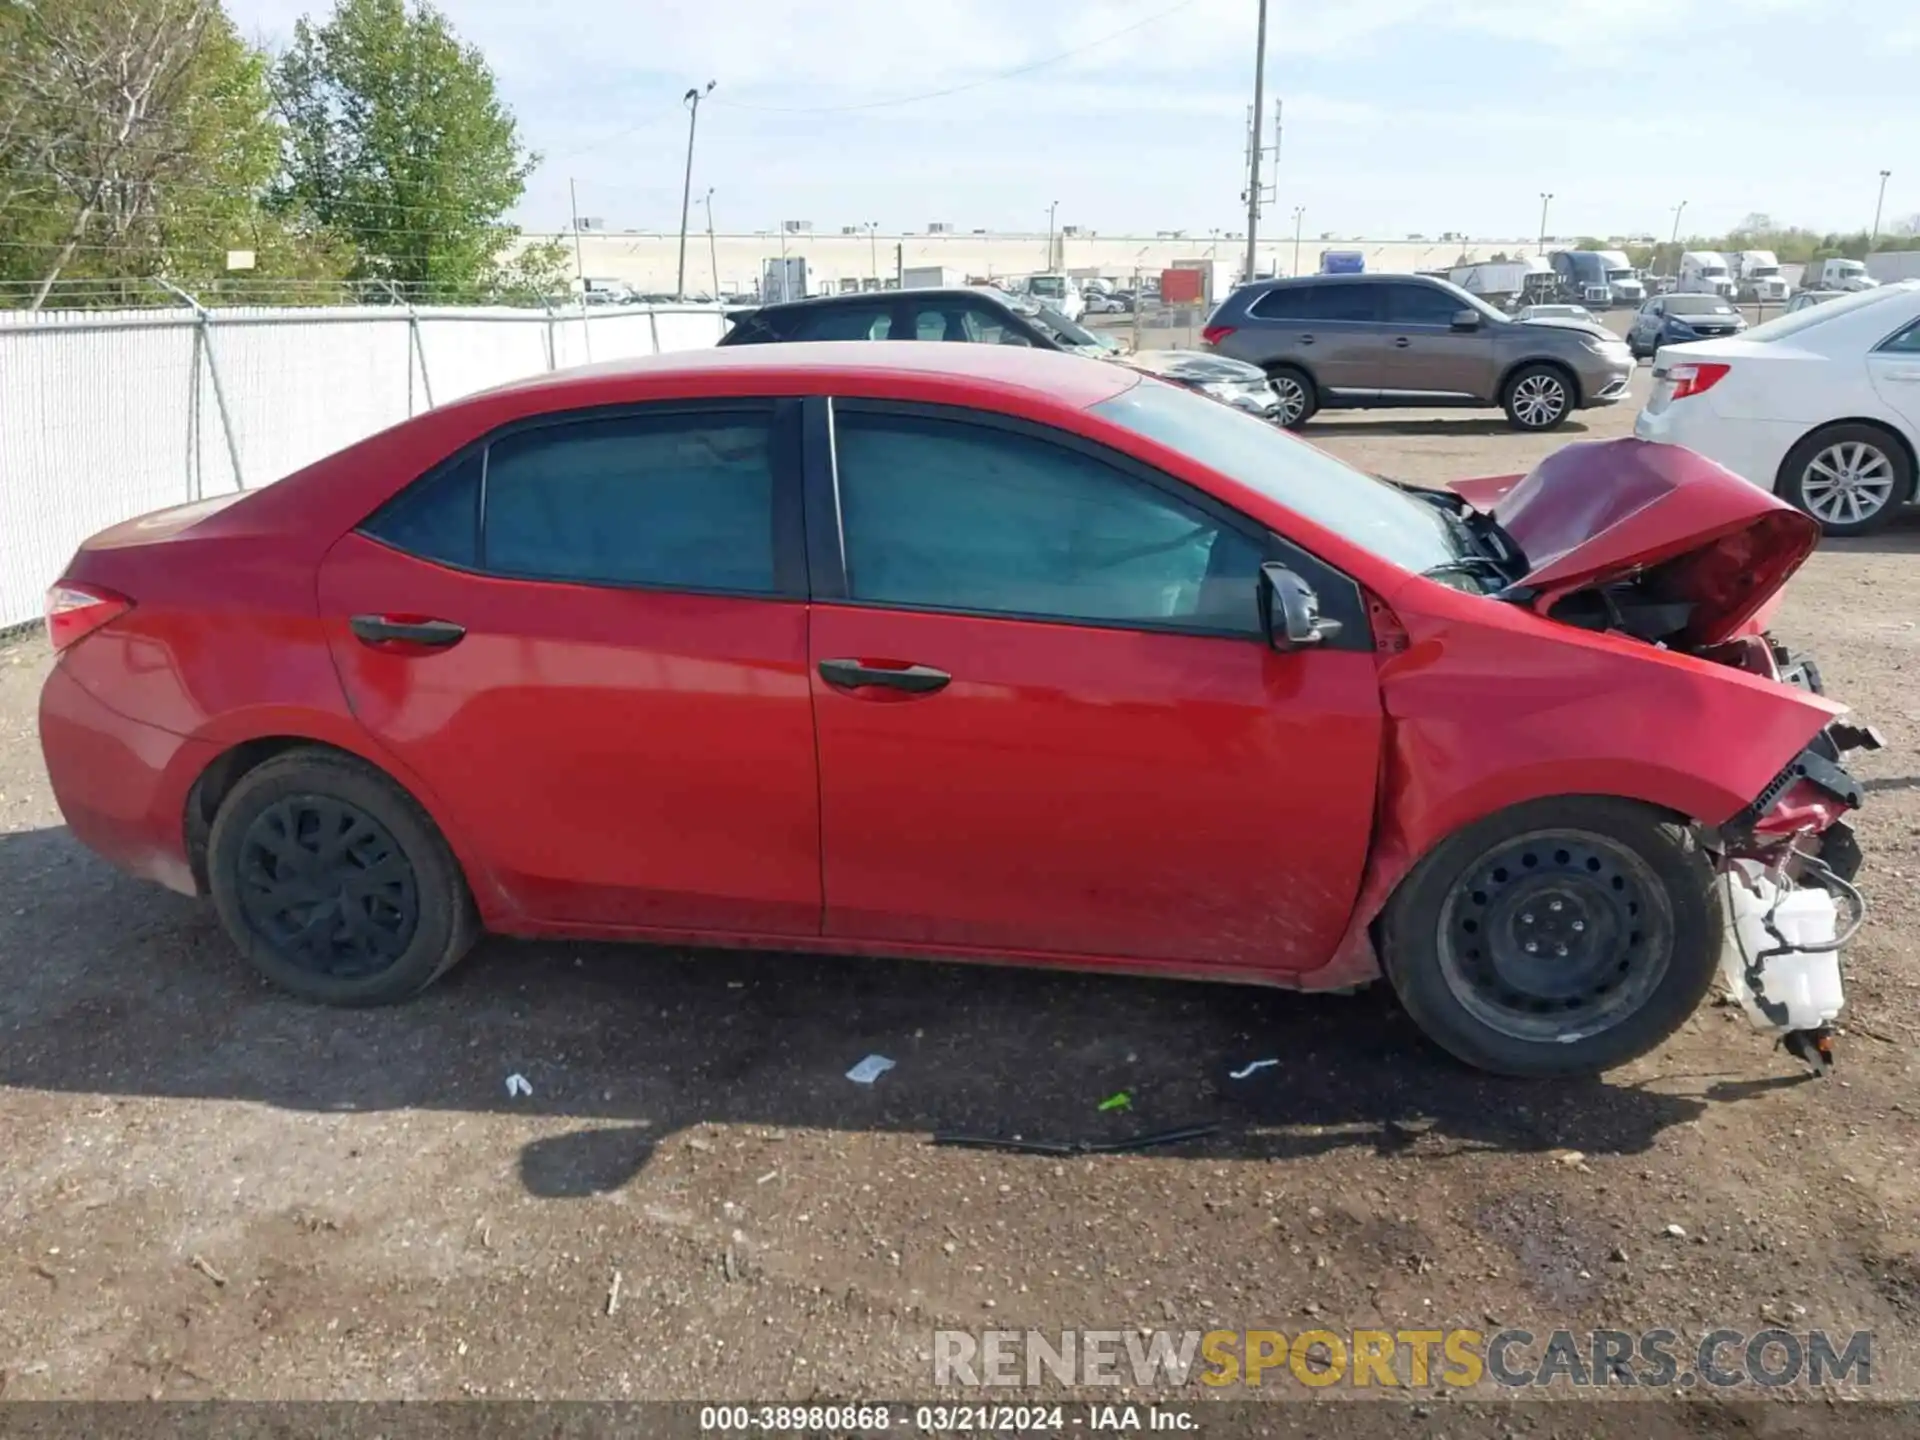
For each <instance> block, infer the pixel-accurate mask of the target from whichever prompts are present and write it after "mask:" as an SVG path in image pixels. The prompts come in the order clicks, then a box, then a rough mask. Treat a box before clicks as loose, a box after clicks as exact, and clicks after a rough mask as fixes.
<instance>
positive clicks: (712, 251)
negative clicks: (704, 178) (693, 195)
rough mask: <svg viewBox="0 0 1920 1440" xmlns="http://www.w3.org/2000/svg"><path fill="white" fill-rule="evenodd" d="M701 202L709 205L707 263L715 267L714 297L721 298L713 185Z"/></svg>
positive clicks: (701, 198) (708, 188) (709, 187)
mask: <svg viewBox="0 0 1920 1440" xmlns="http://www.w3.org/2000/svg"><path fill="white" fill-rule="evenodd" d="M700 203H701V204H703V205H705V206H706V207H707V264H708V265H709V266H711V267H712V269H713V298H714V299H715V300H718V299H719V298H720V250H719V247H718V246H716V245H715V244H714V243H713V187H712V186H711V185H709V186H708V187H707V193H706V194H705V195H702V196H701V197H700Z"/></svg>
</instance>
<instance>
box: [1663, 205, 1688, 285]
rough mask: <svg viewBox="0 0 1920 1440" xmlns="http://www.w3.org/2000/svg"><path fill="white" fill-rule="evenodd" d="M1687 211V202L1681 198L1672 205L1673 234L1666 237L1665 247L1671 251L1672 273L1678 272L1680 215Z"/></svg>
mask: <svg viewBox="0 0 1920 1440" xmlns="http://www.w3.org/2000/svg"><path fill="white" fill-rule="evenodd" d="M1686 213H1687V202H1686V201H1684V200H1682V201H1681V202H1680V203H1679V204H1678V205H1676V206H1674V207H1673V234H1671V235H1669V236H1668V237H1667V248H1668V249H1669V250H1671V251H1673V273H1674V274H1676V275H1678V274H1679V273H1680V217H1681V216H1682V215H1684V214H1686Z"/></svg>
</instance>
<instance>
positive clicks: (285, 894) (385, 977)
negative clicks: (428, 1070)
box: [207, 747, 479, 1005]
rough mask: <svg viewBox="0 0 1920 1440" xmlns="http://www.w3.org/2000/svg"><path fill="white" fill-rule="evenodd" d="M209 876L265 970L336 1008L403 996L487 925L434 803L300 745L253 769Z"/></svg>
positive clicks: (248, 950)
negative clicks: (435, 816) (423, 803)
mask: <svg viewBox="0 0 1920 1440" xmlns="http://www.w3.org/2000/svg"><path fill="white" fill-rule="evenodd" d="M207 879H208V884H209V887H210V888H211V890H212V892H213V901H214V907H215V908H216V909H217V910H218V911H219V913H220V919H221V921H222V923H223V924H224V925H225V926H226V928H227V933H228V934H230V935H231V936H232V937H233V939H234V942H235V943H236V944H237V945H238V946H239V947H240V950H241V952H242V953H243V954H245V955H246V956H247V958H248V959H249V960H251V961H252V962H253V964H254V965H255V966H256V967H257V968H258V969H259V970H260V971H261V973H262V974H264V975H266V976H267V978H268V979H270V980H272V981H274V982H275V983H276V984H278V985H280V986H282V987H283V988H285V989H287V990H291V991H292V992H294V993H295V994H297V995H300V996H303V997H305V998H307V999H310V1000H319V1001H323V1002H325V1003H327V1004H333V1005H377V1004H385V1003H388V1002H391V1001H395V1000H401V999H405V998H406V997H407V996H409V995H412V994H414V993H416V992H417V991H419V990H421V989H423V988H425V987H426V986H427V985H429V984H431V983H432V982H433V981H434V980H435V979H436V978H438V977H439V976H440V975H442V974H444V973H445V972H446V971H447V970H449V969H451V968H452V967H453V965H454V964H455V962H457V961H458V960H459V959H460V957H461V956H463V955H465V954H466V952H467V951H468V950H469V949H470V948H471V947H472V945H473V942H474V940H475V939H476V938H477V936H478V934H479V921H478V917H477V916H476V914H475V911H474V906H473V899H472V896H471V895H470V894H469V893H468V890H467V885H466V879H465V877H464V876H463V875H462V874H461V871H460V867H459V865H458V863H457V862H456V861H455V860H454V858H453V855H452V852H451V851H450V850H449V849H448V847H447V844H446V841H445V840H444V839H443V838H442V837H441V835H440V832H439V831H438V830H437V829H436V828H435V827H434V824H433V822H432V820H431V819H429V818H428V816H427V814H426V812H425V811H424V810H422V809H421V808H420V806H419V804H418V803H416V802H415V801H414V799H413V797H412V796H410V795H408V794H407V793H406V792H405V791H404V790H402V789H401V788H400V787H399V786H398V785H396V784H394V783H393V781H391V780H390V779H388V778H387V777H386V776H385V775H382V774H381V773H380V772H379V771H378V770H375V769H374V768H373V767H372V766H370V765H367V764H365V763H364V762H362V761H360V760H357V759H355V758H354V757H352V756H350V755H346V754H343V753H341V752H339V751H334V750H324V749H320V748H318V747H303V748H301V749H297V750H290V751H286V752H284V753H282V754H280V755H276V756H274V757H273V758H271V759H269V760H267V761H265V762H264V763H262V764H261V765H259V766H257V767H255V768H254V769H252V770H250V771H248V772H247V773H246V774H245V775H243V776H242V777H241V778H240V779H239V781H238V782H237V783H235V785H234V786H233V788H232V790H231V791H229V792H228V794H227V795H226V797H225V798H224V799H223V800H222V801H221V803H220V807H219V810H218V811H217V813H216V814H215V815H214V819H213V826H212V829H211V831H210V833H209V836H208V842H207Z"/></svg>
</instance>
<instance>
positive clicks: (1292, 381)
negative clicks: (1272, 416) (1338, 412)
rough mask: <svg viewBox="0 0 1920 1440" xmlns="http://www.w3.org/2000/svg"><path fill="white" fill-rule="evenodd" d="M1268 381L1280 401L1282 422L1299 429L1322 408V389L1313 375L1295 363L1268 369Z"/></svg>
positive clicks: (1292, 428) (1289, 427)
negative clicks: (1315, 381)
mask: <svg viewBox="0 0 1920 1440" xmlns="http://www.w3.org/2000/svg"><path fill="white" fill-rule="evenodd" d="M1267 383H1268V384H1269V385H1271V386H1272V387H1273V397H1274V399H1276V400H1278V401H1279V402H1280V423H1281V424H1282V425H1284V426H1285V427H1286V428H1287V429H1289V430H1298V429H1300V428H1301V427H1302V426H1303V425H1305V424H1306V423H1307V421H1309V420H1311V419H1312V418H1313V417H1314V415H1315V413H1316V412H1318V411H1319V409H1320V391H1319V387H1317V386H1316V385H1315V384H1314V383H1313V377H1312V376H1311V375H1309V374H1307V372H1306V371H1304V370H1302V369H1300V368H1299V367H1298V366H1294V365H1274V366H1271V367H1269V368H1268V370H1267Z"/></svg>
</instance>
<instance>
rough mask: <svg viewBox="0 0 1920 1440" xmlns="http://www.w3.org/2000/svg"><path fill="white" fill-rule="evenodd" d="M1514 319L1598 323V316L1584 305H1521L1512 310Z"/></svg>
mask: <svg viewBox="0 0 1920 1440" xmlns="http://www.w3.org/2000/svg"><path fill="white" fill-rule="evenodd" d="M1513 318H1514V319H1516V320H1582V321H1585V322H1587V323H1588V324H1590V325H1598V324H1599V323H1600V317H1599V316H1597V315H1595V314H1594V313H1593V312H1592V311H1591V310H1589V309H1587V307H1586V306H1584V305H1522V306H1521V307H1520V308H1519V309H1518V310H1516V311H1515V312H1514V315H1513Z"/></svg>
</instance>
